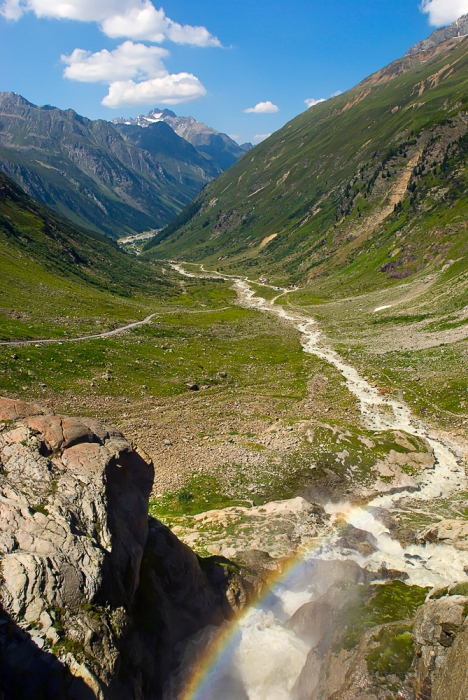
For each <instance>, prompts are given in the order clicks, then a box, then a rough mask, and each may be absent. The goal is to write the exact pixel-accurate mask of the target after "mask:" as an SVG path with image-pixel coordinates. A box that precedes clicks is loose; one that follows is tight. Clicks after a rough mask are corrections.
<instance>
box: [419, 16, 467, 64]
mask: <svg viewBox="0 0 468 700" xmlns="http://www.w3.org/2000/svg"><path fill="white" fill-rule="evenodd" d="M467 34H468V15H463V17H460V18H459V19H457V20H455V22H453V23H452V24H449V25H448V27H441V28H440V29H436V30H435V31H434V32H432V34H431V35H430V36H428V38H427V39H423V40H422V41H419V42H418V43H417V44H415V45H414V46H412V47H411V48H410V49H408V51H407V52H406V55H407V56H413V55H415V54H418V53H421V52H425V51H429V50H430V49H432V48H434V47H435V46H438V45H439V44H442V43H443V42H444V41H448V40H449V39H462V38H463V37H465V36H466V35H467Z"/></svg>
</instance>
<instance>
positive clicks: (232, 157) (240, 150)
mask: <svg viewBox="0 0 468 700" xmlns="http://www.w3.org/2000/svg"><path fill="white" fill-rule="evenodd" d="M112 122H113V124H116V125H121V124H125V125H132V126H141V127H148V126H150V125H151V124H156V123H158V122H165V123H166V124H168V125H169V126H170V127H171V129H173V130H174V131H175V133H176V134H177V135H178V136H180V137H181V138H183V139H185V140H186V141H188V142H189V143H191V144H192V146H195V148H196V149H197V150H198V151H200V152H201V153H202V154H203V155H205V156H208V157H209V158H210V159H212V160H213V161H214V162H215V163H217V164H218V165H219V166H220V168H221V169H222V170H227V168H229V167H230V166H231V165H234V163H235V162H236V161H237V160H238V159H239V158H240V157H241V156H242V155H244V153H245V152H246V151H248V150H250V148H252V144H250V143H248V144H243V145H242V146H239V144H238V143H236V142H235V141H234V140H233V139H232V138H231V137H230V136H228V135H227V134H223V133H221V132H219V131H216V129H213V128H212V127H211V126H207V125H206V124H203V122H198V121H197V120H196V119H194V117H190V116H189V117H179V116H177V115H176V114H175V113H174V112H172V111H171V110H170V109H160V108H158V107H155V108H153V109H151V110H150V111H149V112H148V114H147V115H146V116H144V115H142V114H140V115H138V116H137V117H133V118H128V119H127V118H125V117H116V118H115V119H113V120H112Z"/></svg>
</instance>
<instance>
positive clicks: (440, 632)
mask: <svg viewBox="0 0 468 700" xmlns="http://www.w3.org/2000/svg"><path fill="white" fill-rule="evenodd" d="M467 613H468V597H466V596H462V595H453V596H446V597H445V598H440V599H439V600H429V601H428V602H427V603H425V604H424V605H423V606H421V608H420V609H419V610H418V613H417V615H416V618H415V622H414V630H413V637H414V642H415V647H416V660H415V667H416V679H415V694H416V698H417V700H431V699H432V698H436V697H437V698H438V700H442V698H447V700H448V698H449V696H448V695H444V693H445V690H444V689H442V686H441V679H442V678H446V677H447V676H448V675H450V674H451V673H452V660H453V659H455V658H456V659H457V663H458V664H459V663H460V651H461V652H462V654H461V656H463V647H462V642H459V643H458V644H457V647H456V650H455V651H454V654H452V655H451V656H449V654H450V652H451V647H452V645H453V643H454V641H455V640H456V638H458V637H457V635H458V633H459V632H460V631H461V629H462V627H463V625H464V623H465V620H466V615H467ZM463 639H464V637H463V636H462V640H463ZM465 652H466V647H465ZM465 663H466V654H465ZM465 670H466V669H465ZM459 675H460V674H459ZM460 683H461V684H463V683H465V688H466V674H465V676H464V680H463V673H461V675H460V678H459V679H458V680H457V679H456V677H455V676H452V677H451V687H452V691H453V693H454V694H453V695H451V696H450V700H456V698H458V697H463V698H465V697H467V695H457V692H461V691H460V688H461V687H462V685H460ZM456 684H458V685H456ZM433 687H434V688H435V687H437V688H438V690H437V693H436V694H433ZM455 687H457V688H458V690H457V692H455Z"/></svg>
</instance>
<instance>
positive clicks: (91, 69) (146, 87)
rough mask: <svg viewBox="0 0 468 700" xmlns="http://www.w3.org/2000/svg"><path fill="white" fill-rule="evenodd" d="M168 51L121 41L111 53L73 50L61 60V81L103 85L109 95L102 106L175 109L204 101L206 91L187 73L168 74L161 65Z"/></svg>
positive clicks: (193, 76)
mask: <svg viewBox="0 0 468 700" xmlns="http://www.w3.org/2000/svg"><path fill="white" fill-rule="evenodd" d="M166 56H169V51H167V50H166V49H163V48H161V47H160V46H145V45H144V44H134V43H133V42H131V41H124V43H123V44H120V46H118V47H117V48H116V49H114V50H113V51H108V50H107V49H103V50H102V51H97V52H96V53H91V52H89V51H83V49H75V50H74V51H73V53H72V54H71V55H70V56H62V61H63V62H64V63H66V64H68V65H67V67H66V68H65V70H64V77H65V78H68V79H69V80H77V81H79V82H82V83H106V84H107V85H109V92H108V94H107V95H106V97H105V98H104V99H103V101H102V104H103V105H105V106H106V107H127V106H133V105H143V104H145V105H146V104H153V105H154V104H156V103H157V104H167V105H175V104H180V103H181V102H188V101H190V100H194V99H197V98H199V97H204V96H205V95H206V90H205V88H204V86H203V85H202V83H201V82H200V81H199V79H198V78H197V77H196V76H195V75H192V74H191V73H176V74H170V73H169V71H168V70H167V68H166V66H165V65H164V63H163V62H162V60H161V59H162V58H164V57H166Z"/></svg>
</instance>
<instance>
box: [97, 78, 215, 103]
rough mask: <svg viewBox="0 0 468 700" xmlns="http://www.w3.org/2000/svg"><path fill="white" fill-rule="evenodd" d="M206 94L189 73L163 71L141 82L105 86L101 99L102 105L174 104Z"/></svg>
mask: <svg viewBox="0 0 468 700" xmlns="http://www.w3.org/2000/svg"><path fill="white" fill-rule="evenodd" d="M204 95H206V90H205V88H204V87H203V85H202V84H201V82H200V81H199V80H198V78H197V77H196V76H195V75H192V74H191V73H176V74H173V75H171V74H169V73H168V74H167V75H165V76H163V77H161V78H152V79H151V80H145V81H143V82H141V83H135V81H133V80H126V81H119V82H115V83H112V84H111V85H109V92H108V94H107V95H106V97H105V98H104V99H103V100H102V104H103V105H105V106H106V107H130V106H133V105H142V104H147V105H151V104H153V105H154V104H155V103H157V104H165V105H177V104H181V103H182V102H190V101H191V100H194V99H196V98H197V97H203V96H204Z"/></svg>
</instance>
